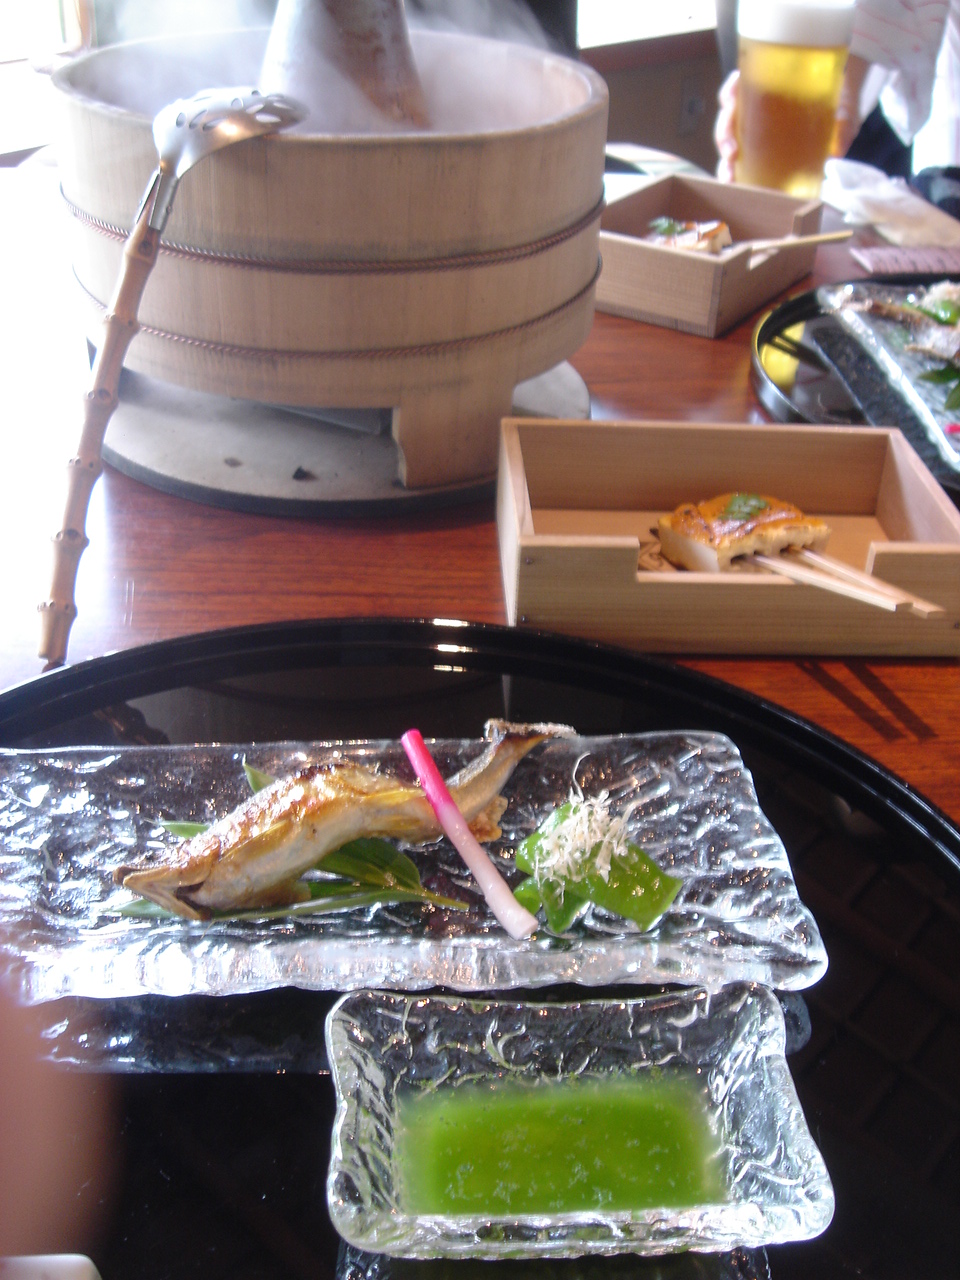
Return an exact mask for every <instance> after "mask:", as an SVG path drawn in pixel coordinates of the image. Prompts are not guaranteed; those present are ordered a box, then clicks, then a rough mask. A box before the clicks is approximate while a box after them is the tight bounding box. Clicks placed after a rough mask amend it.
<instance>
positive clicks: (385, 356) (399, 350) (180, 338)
mask: <svg viewBox="0 0 960 1280" xmlns="http://www.w3.org/2000/svg"><path fill="white" fill-rule="evenodd" d="M602 266H603V262H602V260H601V259H600V258H599V257H598V258H597V269H596V271H594V273H593V275H592V276H591V277H590V279H589V280H588V281H587V283H586V284H585V285H584V287H583V288H582V289H580V290H578V291H577V292H576V293H575V294H573V296H572V297H570V298H567V299H566V300H565V301H564V302H561V303H560V305H559V306H556V307H552V308H551V309H550V310H549V311H544V312H543V313H542V314H541V315H539V316H533V317H532V318H531V319H529V320H522V321H520V322H518V323H517V324H511V325H507V326H506V327H505V328H503V329H493V330H491V331H490V332H489V333H477V334H469V335H468V336H466V337H463V338H451V339H449V340H447V341H445V342H424V343H420V344H418V345H417V346H412V347H359V348H346V349H343V350H337V349H336V348H334V349H330V350H320V351H313V350H309V351H306V350H274V349H271V348H269V347H241V346H234V345H232V344H230V343H227V342H213V341H211V340H210V339H208V338H191V337H187V336H186V335H185V334H182V333H170V332H169V331H168V330H166V329H156V328H154V327H153V326H152V325H148V324H143V325H140V330H139V331H140V332H141V333H147V334H149V335H150V336H151V337H152V338H163V339H166V340H167V341H169V342H177V343H182V344H183V345H184V346H189V347H197V348H199V349H200V350H202V351H212V352H214V353H215V354H217V355H223V356H230V357H233V358H235V359H239V360H399V359H409V358H411V357H416V356H439V355H445V354H447V353H448V352H451V351H458V350H460V349H462V348H464V347H471V346H476V345H478V344H479V343H482V342H495V341H496V340H497V339H498V338H507V337H509V336H510V335H511V334H514V333H521V332H522V331H523V330H525V329H532V328H534V327H535V326H536V325H540V324H543V323H544V322H545V321H547V320H552V319H553V318H554V317H555V316H558V315H561V314H562V313H563V312H564V311H567V310H569V308H570V307H573V306H575V305H576V304H577V303H578V302H580V301H582V300H583V298H585V297H586V295H587V294H588V293H589V292H590V290H591V289H593V288H594V286H595V285H596V283H597V280H598V278H599V276H600V270H601V268H602ZM74 278H76V273H74ZM77 284H78V285H79V286H80V288H81V289H82V290H83V292H84V293H85V294H86V296H87V297H88V298H89V299H90V301H91V302H92V303H93V305H94V306H95V307H97V309H98V310H100V311H106V306H105V305H104V303H102V302H101V301H100V299H99V298H96V297H94V295H93V294H92V293H91V292H90V290H89V289H87V287H86V286H85V285H84V283H83V282H82V281H81V280H79V279H77Z"/></svg>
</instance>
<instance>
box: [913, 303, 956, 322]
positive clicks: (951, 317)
mask: <svg viewBox="0 0 960 1280" xmlns="http://www.w3.org/2000/svg"><path fill="white" fill-rule="evenodd" d="M913 310H914V311H919V312H920V314H921V315H923V316H926V317H927V319H928V320H935V321H936V322H937V324H957V323H960V305H958V304H957V303H956V302H953V301H952V300H951V299H950V298H938V299H937V300H936V301H934V302H924V303H914V305H913Z"/></svg>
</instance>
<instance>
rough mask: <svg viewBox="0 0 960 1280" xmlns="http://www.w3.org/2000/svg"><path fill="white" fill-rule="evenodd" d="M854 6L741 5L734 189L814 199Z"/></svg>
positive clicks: (830, 0) (803, 2)
mask: <svg viewBox="0 0 960 1280" xmlns="http://www.w3.org/2000/svg"><path fill="white" fill-rule="evenodd" d="M854 6H855V0H740V5H739V12H738V16H737V31H738V36H739V66H740V84H739V88H738V96H737V148H738V153H737V161H736V166H735V175H736V180H737V182H745V183H748V184H750V185H752V186H758V187H775V188H776V189H777V190H779V191H787V192H789V193H790V195H793V196H817V195H819V194H820V184H821V183H822V181H823V166H824V162H825V161H826V159H827V157H828V156H829V155H830V153H831V146H832V142H833V136H834V130H835V128H836V115H837V104H838V102H839V98H840V87H841V85H842V83H843V70H844V67H845V66H846V62H847V48H848V46H849V44H850V37H851V35H852V33H853V16H854Z"/></svg>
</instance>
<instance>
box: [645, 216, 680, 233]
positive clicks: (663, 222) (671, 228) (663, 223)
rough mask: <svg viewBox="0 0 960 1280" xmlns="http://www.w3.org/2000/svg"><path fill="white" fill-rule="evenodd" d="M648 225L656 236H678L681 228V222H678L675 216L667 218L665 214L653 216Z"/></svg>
mask: <svg viewBox="0 0 960 1280" xmlns="http://www.w3.org/2000/svg"><path fill="white" fill-rule="evenodd" d="M649 225H650V230H651V231H652V232H653V234H654V235H656V236H678V235H679V234H680V232H681V231H682V230H683V223H682V222H678V221H677V219H676V218H668V217H666V216H664V217H660V218H654V219H653V221H652V222H651V223H650V224H649Z"/></svg>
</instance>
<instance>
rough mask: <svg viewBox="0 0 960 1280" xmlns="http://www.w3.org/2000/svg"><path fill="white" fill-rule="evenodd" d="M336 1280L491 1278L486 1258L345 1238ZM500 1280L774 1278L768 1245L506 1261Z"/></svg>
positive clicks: (734, 1279)
mask: <svg viewBox="0 0 960 1280" xmlns="http://www.w3.org/2000/svg"><path fill="white" fill-rule="evenodd" d="M336 1280H491V1276H490V1267H489V1265H488V1264H487V1263H486V1262H485V1261H483V1260H482V1259H477V1260H476V1261H471V1260H470V1259H469V1258H430V1259H421V1258H391V1257H390V1256H389V1255H388V1254H385V1253H367V1252H365V1251H364V1250H363V1249H355V1248H354V1247H353V1245H349V1244H345V1243H343V1242H341V1245H340V1250H339V1253H338V1255H337V1273H336ZM496 1280H770V1265H769V1262H768V1260H767V1254H766V1250H764V1249H732V1250H731V1251H730V1252H729V1253H675V1254H671V1255H669V1256H661V1257H660V1258H659V1259H656V1260H654V1259H650V1260H649V1261H648V1262H647V1263H645V1264H644V1263H638V1261H637V1257H636V1255H635V1254H632V1253H624V1254H620V1255H619V1256H618V1257H615V1258H611V1257H603V1256H601V1257H590V1256H587V1257H580V1258H565V1259H562V1260H561V1259H558V1260H556V1261H547V1260H544V1261H541V1262H538V1263H537V1264H536V1267H535V1271H534V1270H533V1269H532V1268H531V1263H530V1261H529V1260H523V1259H517V1260H516V1261H513V1262H510V1261H503V1262H500V1263H499V1264H498V1266H497V1278H496Z"/></svg>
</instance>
